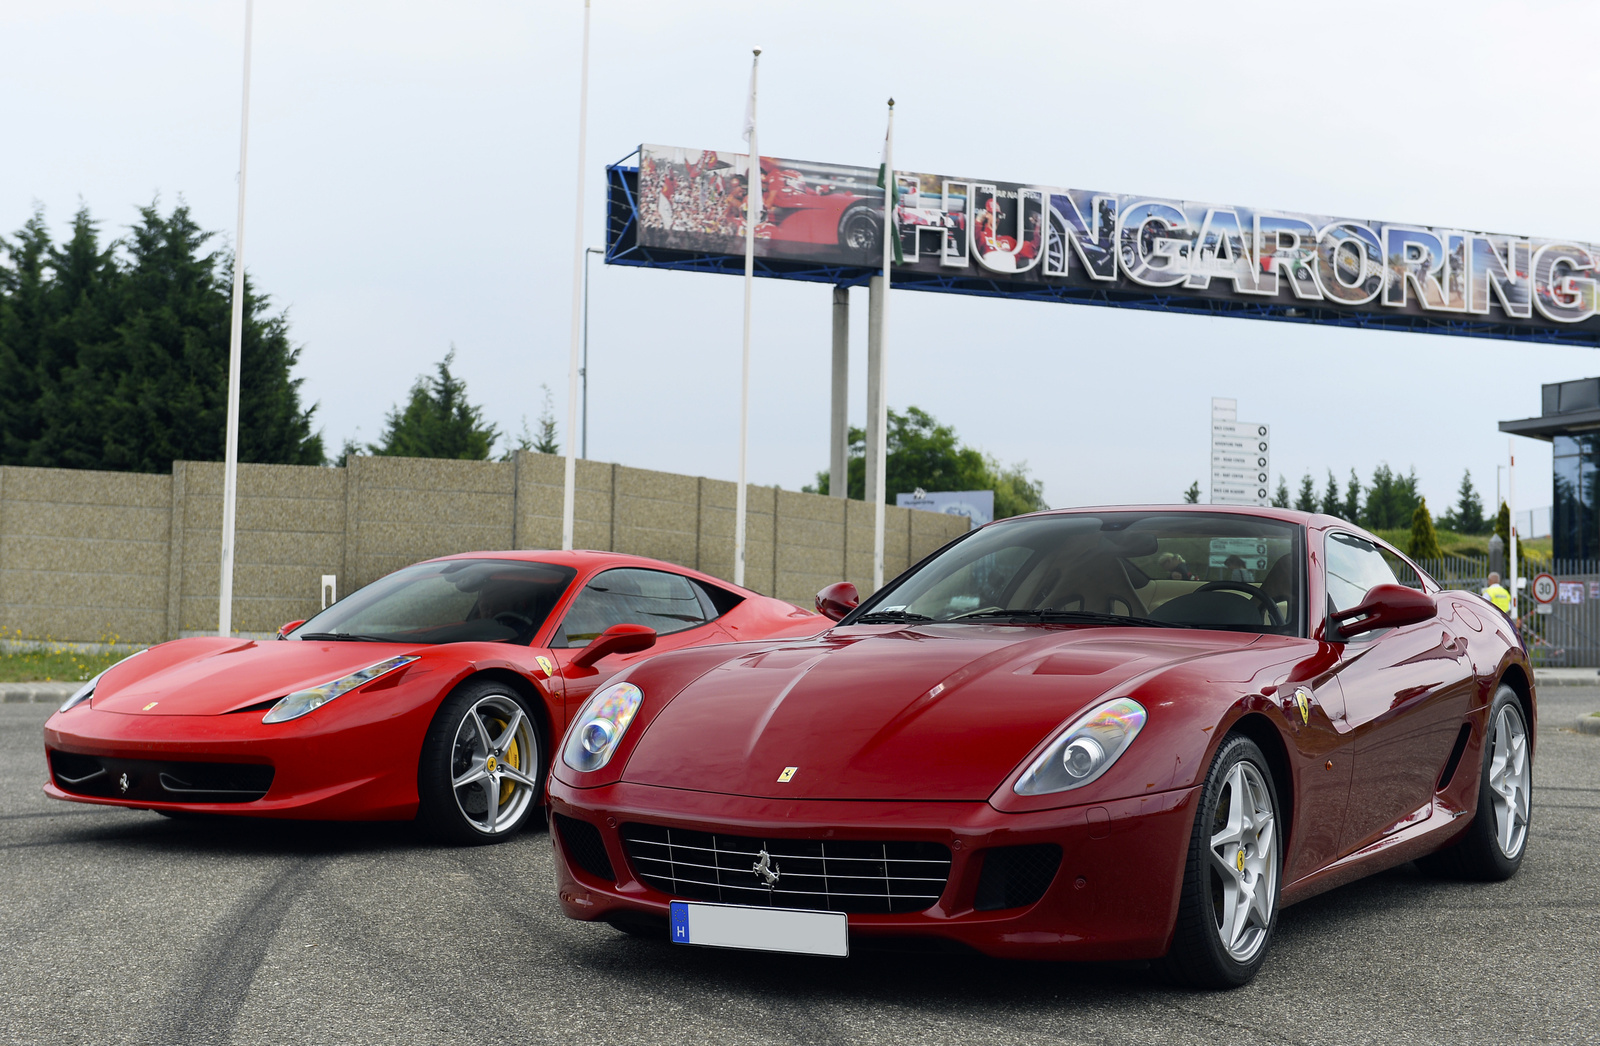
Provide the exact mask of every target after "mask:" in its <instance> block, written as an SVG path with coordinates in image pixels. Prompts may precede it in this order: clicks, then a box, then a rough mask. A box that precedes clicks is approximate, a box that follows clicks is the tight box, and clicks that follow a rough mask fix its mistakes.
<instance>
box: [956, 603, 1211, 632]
mask: <svg viewBox="0 0 1600 1046" xmlns="http://www.w3.org/2000/svg"><path fill="white" fill-rule="evenodd" d="M997 618H1000V619H1006V618H1009V619H1016V618H1021V619H1024V620H1027V621H1041V622H1051V623H1055V622H1065V623H1068V624H1075V623H1079V622H1082V623H1084V624H1091V625H1143V626H1147V627H1150V628H1192V627H1194V626H1192V625H1185V624H1181V623H1179V622H1177V621H1157V620H1156V619H1155V618H1153V617H1123V616H1122V615H1121V614H1102V613H1100V612H1099V611H1097V610H1051V609H1050V608H1049V607H1046V608H1044V609H1043V610H1020V609H1019V610H980V611H978V612H977V613H974V614H962V615H960V616H959V617H953V618H951V619H950V620H951V621H977V620H982V619H988V620H991V621H992V620H995V619H997Z"/></svg>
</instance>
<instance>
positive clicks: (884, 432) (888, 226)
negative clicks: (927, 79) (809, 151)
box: [872, 98, 899, 592]
mask: <svg viewBox="0 0 1600 1046" xmlns="http://www.w3.org/2000/svg"><path fill="white" fill-rule="evenodd" d="M883 174H884V178H883V304H882V305H881V306H880V310H881V311H880V315H881V317H882V318H881V319H880V321H879V329H880V331H881V333H880V334H879V347H878V373H877V374H876V375H875V377H876V380H877V384H878V417H877V423H878V445H877V446H876V447H875V448H873V452H874V453H875V454H876V455H877V457H878V468H877V477H876V479H877V481H876V482H875V483H874V484H873V487H874V489H873V492H872V499H873V502H874V503H875V508H874V515H873V523H872V590H873V591H874V592H876V591H877V590H878V589H880V588H882V587H883V530H884V523H885V522H886V519H885V516H886V513H885V511H884V501H885V498H886V497H887V486H886V484H887V476H886V474H887V473H888V471H889V394H888V389H887V387H886V386H885V384H884V378H885V376H886V375H887V373H888V370H889V368H888V366H887V365H886V363H885V361H886V360H887V359H888V356H889V265H890V262H892V261H893V260H894V242H895V239H896V237H897V236H898V235H899V233H898V232H897V231H896V229H895V223H894V99H893V98H891V99H889V129H888V131H887V133H885V135H884V138H883Z"/></svg>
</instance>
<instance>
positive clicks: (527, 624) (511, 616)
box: [494, 610, 533, 632]
mask: <svg viewBox="0 0 1600 1046" xmlns="http://www.w3.org/2000/svg"><path fill="white" fill-rule="evenodd" d="M494 622H495V624H497V625H504V626H506V627H507V628H509V629H511V630H512V631H513V632H521V631H522V630H523V629H525V628H532V627H533V618H531V617H527V616H526V615H523V614H519V613H517V612H516V611H515V610H502V611H500V613H498V614H496V615H495V616H494Z"/></svg>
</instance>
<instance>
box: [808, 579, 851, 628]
mask: <svg viewBox="0 0 1600 1046" xmlns="http://www.w3.org/2000/svg"><path fill="white" fill-rule="evenodd" d="M860 605H861V593H859V592H857V591H856V586H854V585H852V584H851V583H850V582H848V581H836V582H834V583H833V584H831V585H829V586H828V587H827V588H825V589H823V590H822V591H821V592H818V593H817V613H819V614H821V615H822V616H823V617H826V618H831V619H833V620H834V621H838V620H839V619H840V618H842V617H844V616H845V615H846V614H848V613H850V611H852V610H854V609H855V608H856V607H858V606H860Z"/></svg>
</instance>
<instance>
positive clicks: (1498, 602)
mask: <svg viewBox="0 0 1600 1046" xmlns="http://www.w3.org/2000/svg"><path fill="white" fill-rule="evenodd" d="M1488 581H1489V583H1488V584H1487V585H1484V586H1483V598H1484V599H1487V600H1488V601H1489V602H1491V603H1493V604H1494V605H1495V606H1497V607H1499V608H1500V613H1502V614H1509V613H1511V590H1510V589H1508V588H1506V586H1504V585H1502V584H1501V583H1500V574H1499V572H1498V571H1494V570H1491V571H1489V577H1488Z"/></svg>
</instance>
